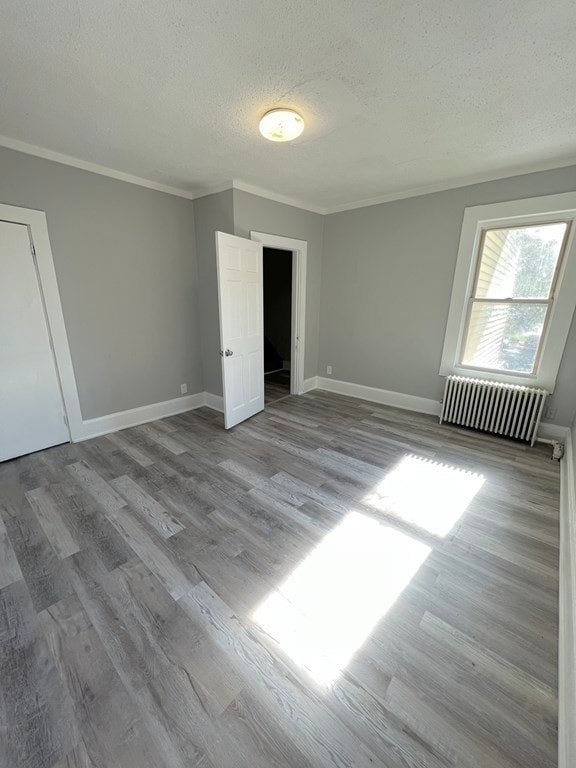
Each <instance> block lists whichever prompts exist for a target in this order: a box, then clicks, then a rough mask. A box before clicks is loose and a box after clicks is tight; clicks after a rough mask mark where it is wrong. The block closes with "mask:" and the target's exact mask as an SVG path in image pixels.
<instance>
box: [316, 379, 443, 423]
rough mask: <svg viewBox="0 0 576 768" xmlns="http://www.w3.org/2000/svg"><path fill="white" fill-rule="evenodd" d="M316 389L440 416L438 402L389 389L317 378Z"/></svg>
mask: <svg viewBox="0 0 576 768" xmlns="http://www.w3.org/2000/svg"><path fill="white" fill-rule="evenodd" d="M316 381H317V385H316V386H317V389H325V390H326V391H327V392H334V393H336V394H338V395H349V396H350V397H355V398H357V399H358V400H370V401H371V402H373V403H379V404H380V405H390V406H392V407H393V408H403V409H404V410H405V411H418V412H419V413H429V414H432V415H433V416H439V415H440V402H439V401H438V400H430V399H429V398H427V397H417V396H416V395H406V394H404V393H403V392H394V391H392V390H389V389H379V388H378V387H366V386H364V384H354V383H353V382H351V381H336V380H334V379H327V378H325V377H323V376H318V377H317V379H316Z"/></svg>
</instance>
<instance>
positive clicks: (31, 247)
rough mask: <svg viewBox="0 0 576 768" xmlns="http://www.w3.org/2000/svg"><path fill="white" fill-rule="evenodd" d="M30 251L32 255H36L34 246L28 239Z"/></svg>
mask: <svg viewBox="0 0 576 768" xmlns="http://www.w3.org/2000/svg"><path fill="white" fill-rule="evenodd" d="M30 252H31V253H32V256H36V248H34V243H33V242H32V240H30Z"/></svg>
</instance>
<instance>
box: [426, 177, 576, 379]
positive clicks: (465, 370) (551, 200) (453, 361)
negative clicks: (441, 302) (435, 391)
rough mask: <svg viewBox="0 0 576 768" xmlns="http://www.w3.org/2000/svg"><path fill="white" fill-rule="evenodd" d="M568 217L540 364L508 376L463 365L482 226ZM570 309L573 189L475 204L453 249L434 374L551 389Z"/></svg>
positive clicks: (575, 290) (575, 264) (574, 262)
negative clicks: (440, 348)
mask: <svg viewBox="0 0 576 768" xmlns="http://www.w3.org/2000/svg"><path fill="white" fill-rule="evenodd" d="M559 220H561V221H569V222H570V233H569V235H568V240H567V243H566V251H565V255H564V259H563V263H562V265H561V268H560V272H559V274H558V285H559V289H558V291H557V293H556V297H555V300H554V304H553V306H552V310H551V313H550V319H549V322H548V325H547V328H546V331H545V337H544V340H543V347H542V354H541V356H540V363H539V365H538V370H537V371H536V373H535V374H529V375H522V374H508V373H502V372H501V371H494V370H488V369H483V368H475V367H470V366H463V365H461V364H460V363H459V361H460V359H461V355H460V350H461V347H462V344H463V342H464V339H463V336H464V331H465V327H466V317H467V309H468V299H469V297H470V294H471V291H472V288H473V283H474V279H475V274H476V269H475V268H476V259H477V258H478V249H479V247H480V238H481V236H482V230H483V229H489V228H495V227H511V226H516V225H520V224H529V223H531V222H532V221H533V222H535V223H536V222H538V223H545V222H547V221H559ZM575 308H576V192H567V193H565V194H561V195H547V196H546V197H532V198H528V199H526V200H512V201H509V202H506V203H495V204H492V205H478V206H474V207H473V208H466V209H465V211H464V220H463V223H462V232H461V235H460V245H459V247H458V259H457V262H456V271H455V273H454V283H453V285H452V297H451V299H450V311H449V313H448V322H447V324H446V336H445V339H444V349H443V351H442V361H441V363H440V375H441V376H450V375H452V374H456V375H460V376H473V377H479V378H489V379H491V380H493V381H503V382H508V383H512V384H525V385H527V386H535V387H541V388H542V389H546V390H548V391H549V392H553V391H554V387H555V384H556V376H557V375H558V369H559V367H560V362H561V360H562V355H563V353H564V347H565V345H566V339H567V337H568V332H569V330H570V324H571V322H572V316H573V314H574V310H575Z"/></svg>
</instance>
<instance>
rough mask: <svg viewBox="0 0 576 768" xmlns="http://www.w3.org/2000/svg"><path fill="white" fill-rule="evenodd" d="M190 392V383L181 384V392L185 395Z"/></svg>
mask: <svg viewBox="0 0 576 768" xmlns="http://www.w3.org/2000/svg"><path fill="white" fill-rule="evenodd" d="M186 392H188V384H180V393H181V394H182V395H185V394H186Z"/></svg>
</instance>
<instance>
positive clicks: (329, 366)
mask: <svg viewBox="0 0 576 768" xmlns="http://www.w3.org/2000/svg"><path fill="white" fill-rule="evenodd" d="M326 373H327V374H328V376H332V366H331V365H327V366H326Z"/></svg>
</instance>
